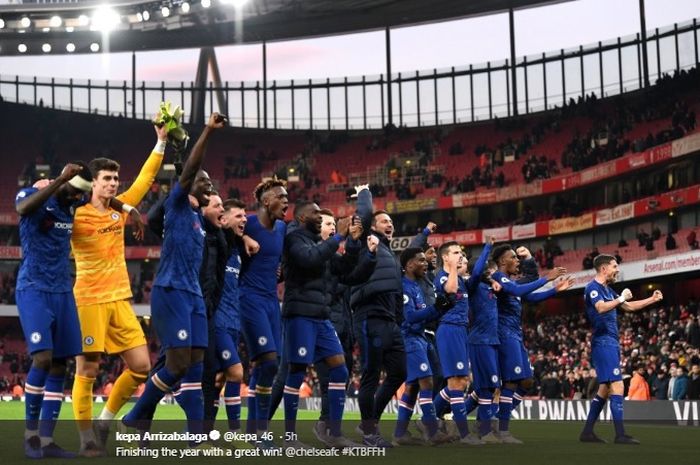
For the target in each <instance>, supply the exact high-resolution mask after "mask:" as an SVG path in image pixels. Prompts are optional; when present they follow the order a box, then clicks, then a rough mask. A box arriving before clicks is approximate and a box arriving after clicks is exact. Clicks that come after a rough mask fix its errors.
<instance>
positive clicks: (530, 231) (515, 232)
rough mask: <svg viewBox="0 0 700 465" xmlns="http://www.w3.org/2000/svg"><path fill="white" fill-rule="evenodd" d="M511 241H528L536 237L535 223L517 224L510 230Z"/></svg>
mask: <svg viewBox="0 0 700 465" xmlns="http://www.w3.org/2000/svg"><path fill="white" fill-rule="evenodd" d="M510 233H511V237H512V239H513V240H514V241H515V240H518V239H529V238H531V237H537V223H530V224H518V225H515V226H513V227H511V228H510Z"/></svg>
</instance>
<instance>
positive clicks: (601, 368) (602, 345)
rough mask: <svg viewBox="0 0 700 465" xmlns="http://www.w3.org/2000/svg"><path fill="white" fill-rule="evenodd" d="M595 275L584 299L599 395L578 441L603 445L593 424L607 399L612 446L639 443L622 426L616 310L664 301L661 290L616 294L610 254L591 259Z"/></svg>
mask: <svg viewBox="0 0 700 465" xmlns="http://www.w3.org/2000/svg"><path fill="white" fill-rule="evenodd" d="M593 267H594V268H595V271H596V275H595V278H593V280H592V281H591V282H589V283H588V284H587V285H586V289H585V291H584V300H585V303H586V316H587V317H588V320H589V321H590V322H591V326H592V327H593V337H592V338H591V358H592V362H593V366H594V367H595V370H596V373H597V375H598V382H599V383H600V386H599V387H598V393H597V394H596V396H595V398H594V399H593V400H592V401H591V407H590V410H589V411H588V418H587V419H586V426H585V427H584V428H583V432H582V433H581V436H580V437H579V439H580V440H581V441H582V442H605V441H604V440H603V439H601V438H599V437H598V436H596V434H595V433H594V432H593V427H594V426H595V422H596V421H597V420H598V417H599V416H600V412H601V411H602V410H603V407H604V406H605V402H606V401H607V400H608V399H610V411H611V413H612V418H613V424H614V425H615V444H639V441H638V440H636V439H635V438H633V437H632V436H628V435H627V434H625V427H624V424H623V402H622V401H623V397H622V396H623V395H624V384H623V382H622V373H621V372H620V340H619V337H620V336H619V332H618V328H617V309H618V308H619V309H620V310H624V311H626V312H636V311H639V310H642V309H643V308H646V307H648V306H649V305H652V304H655V303H657V302H660V301H661V300H663V298H664V296H663V294H662V293H661V291H659V290H656V291H654V293H653V294H652V296H651V297H648V298H646V299H643V300H634V301H633V300H631V299H632V291H630V290H629V289H625V290H623V291H622V294H621V295H618V294H617V293H616V292H615V291H614V290H613V289H612V288H611V287H610V285H612V284H615V282H616V281H617V277H618V274H619V273H620V268H619V264H618V263H617V260H615V257H613V256H612V255H605V254H601V255H598V256H597V257H596V258H595V259H594V260H593Z"/></svg>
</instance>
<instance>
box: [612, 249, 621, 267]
mask: <svg viewBox="0 0 700 465" xmlns="http://www.w3.org/2000/svg"><path fill="white" fill-rule="evenodd" d="M613 256H614V257H615V261H616V262H617V264H618V265H619V264H620V263H622V257H621V256H620V251H619V250H616V251H615V253H614V254H613Z"/></svg>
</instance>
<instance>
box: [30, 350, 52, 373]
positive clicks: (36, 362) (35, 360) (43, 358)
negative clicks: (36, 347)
mask: <svg viewBox="0 0 700 465" xmlns="http://www.w3.org/2000/svg"><path fill="white" fill-rule="evenodd" d="M32 366H33V367H35V368H37V369H39V370H42V371H46V372H48V371H49V370H50V369H51V351H48V350H45V351H42V352H37V353H36V354H34V355H32Z"/></svg>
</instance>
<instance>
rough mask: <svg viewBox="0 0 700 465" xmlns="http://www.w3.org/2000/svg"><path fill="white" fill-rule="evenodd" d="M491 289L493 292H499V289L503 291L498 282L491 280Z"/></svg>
mask: <svg viewBox="0 0 700 465" xmlns="http://www.w3.org/2000/svg"><path fill="white" fill-rule="evenodd" d="M491 289H493V292H501V289H503V286H501V283H499V282H498V281H494V280H493V279H492V280H491Z"/></svg>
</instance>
